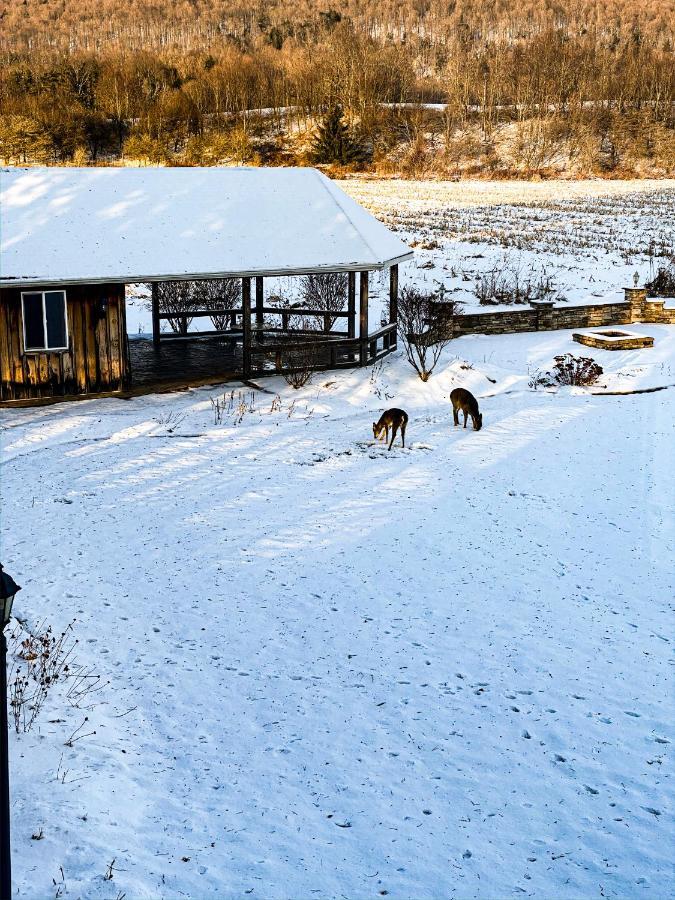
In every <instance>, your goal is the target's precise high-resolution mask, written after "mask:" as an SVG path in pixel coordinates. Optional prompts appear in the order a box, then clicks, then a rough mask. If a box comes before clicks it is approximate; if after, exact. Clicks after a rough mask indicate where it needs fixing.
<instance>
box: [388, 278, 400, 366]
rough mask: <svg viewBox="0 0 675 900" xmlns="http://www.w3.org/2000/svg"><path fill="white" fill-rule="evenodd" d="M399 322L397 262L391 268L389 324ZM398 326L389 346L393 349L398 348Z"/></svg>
mask: <svg viewBox="0 0 675 900" xmlns="http://www.w3.org/2000/svg"><path fill="white" fill-rule="evenodd" d="M397 322H398V265H397V264H395V265H393V266H391V267H390V269H389V324H390V325H395V324H397ZM397 335H398V328H397V329H396V331H394V333H393V334H392V335H391V336H390V338H389V347H390V349H391V350H395V349H396V338H397Z"/></svg>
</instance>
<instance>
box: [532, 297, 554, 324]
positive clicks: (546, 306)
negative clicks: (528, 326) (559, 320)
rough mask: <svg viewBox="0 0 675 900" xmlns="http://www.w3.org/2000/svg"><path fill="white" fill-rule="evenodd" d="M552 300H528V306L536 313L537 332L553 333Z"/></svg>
mask: <svg viewBox="0 0 675 900" xmlns="http://www.w3.org/2000/svg"><path fill="white" fill-rule="evenodd" d="M553 303H554V301H553V300H530V306H531V307H532V309H536V311H537V331H553V330H554V328H555V325H554V323H553Z"/></svg>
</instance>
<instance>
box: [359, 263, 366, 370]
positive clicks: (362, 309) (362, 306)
mask: <svg viewBox="0 0 675 900" xmlns="http://www.w3.org/2000/svg"><path fill="white" fill-rule="evenodd" d="M359 351H360V352H359V365H360V366H365V365H366V363H367V362H368V272H361V273H360V276H359Z"/></svg>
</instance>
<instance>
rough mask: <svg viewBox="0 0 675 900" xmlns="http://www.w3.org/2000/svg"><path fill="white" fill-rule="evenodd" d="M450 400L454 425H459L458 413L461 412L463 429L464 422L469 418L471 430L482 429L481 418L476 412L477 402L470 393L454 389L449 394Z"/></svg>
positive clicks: (462, 389)
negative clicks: (471, 423)
mask: <svg viewBox="0 0 675 900" xmlns="http://www.w3.org/2000/svg"><path fill="white" fill-rule="evenodd" d="M450 400H451V402H452V416H453V419H454V420H455V425H459V412H460V410H461V411H462V412H463V413H464V427H465V428H466V420H467V419H468V417H469V416H471V421H472V422H473V430H474V431H480V430H481V428H482V427H483V416H482V415H481V413H480V412H479V411H478V400H476V398H475V397H474V395H473V394H472V393H471V391H467V390H465V389H464V388H455V389H454V391H453V392H452V393H451V394H450Z"/></svg>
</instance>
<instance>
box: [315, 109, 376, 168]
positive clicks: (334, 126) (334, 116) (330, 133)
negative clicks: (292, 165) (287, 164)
mask: <svg viewBox="0 0 675 900" xmlns="http://www.w3.org/2000/svg"><path fill="white" fill-rule="evenodd" d="M312 156H313V158H314V161H315V162H317V163H341V164H342V165H347V164H348V163H353V162H360V161H361V160H363V158H364V151H363V147H362V146H361V145H360V144H359V143H358V141H357V140H355V138H354V137H353V136H352V130H351V129H350V127H349V125H348V124H347V123H346V122H345V120H344V115H343V112H342V107H341V106H340V105H339V104H336V105H335V106H333V107H332V108H331V109H329V110H328V112H327V113H326V115H325V116H324V117H323V120H322V121H321V123H320V125H319V130H318V132H317V135H316V137H315V138H314V144H313V146H312Z"/></svg>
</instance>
